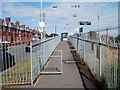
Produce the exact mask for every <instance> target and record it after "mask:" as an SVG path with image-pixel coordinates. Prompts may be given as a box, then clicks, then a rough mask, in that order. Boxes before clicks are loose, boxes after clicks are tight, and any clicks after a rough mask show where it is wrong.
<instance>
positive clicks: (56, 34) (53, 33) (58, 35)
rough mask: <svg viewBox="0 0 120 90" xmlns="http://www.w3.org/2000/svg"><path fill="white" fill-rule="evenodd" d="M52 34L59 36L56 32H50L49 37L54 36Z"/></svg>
mask: <svg viewBox="0 0 120 90" xmlns="http://www.w3.org/2000/svg"><path fill="white" fill-rule="evenodd" d="M54 36H59V35H58V34H56V33H51V34H50V35H49V37H54Z"/></svg>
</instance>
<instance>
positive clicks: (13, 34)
mask: <svg viewBox="0 0 120 90" xmlns="http://www.w3.org/2000/svg"><path fill="white" fill-rule="evenodd" d="M39 36H40V32H39V31H38V30H35V29H31V28H30V27H27V26H26V25H20V22H19V21H16V22H15V23H12V22H11V18H9V17H7V18H5V20H4V19H0V43H19V42H30V41H31V40H32V39H34V40H35V39H39Z"/></svg>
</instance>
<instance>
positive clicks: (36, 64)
mask: <svg viewBox="0 0 120 90" xmlns="http://www.w3.org/2000/svg"><path fill="white" fill-rule="evenodd" d="M59 42H60V37H53V38H47V39H44V40H38V41H32V42H27V43H14V44H13V43H9V44H1V45H0V85H14V84H33V82H34V80H35V79H36V77H37V76H38V75H39V74H40V70H41V69H42V67H43V66H44V65H45V63H46V62H47V60H48V59H49V57H50V55H51V54H52V52H53V51H54V49H55V48H56V46H57V44H58V43H59ZM45 50H50V52H44V51H45ZM40 51H43V52H41V53H39V52H40ZM39 54H41V55H46V56H47V57H44V58H40V57H39ZM41 60H42V61H43V62H41Z"/></svg>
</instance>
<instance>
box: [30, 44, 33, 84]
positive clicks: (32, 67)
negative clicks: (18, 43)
mask: <svg viewBox="0 0 120 90" xmlns="http://www.w3.org/2000/svg"><path fill="white" fill-rule="evenodd" d="M30 46H31V48H30V61H31V63H30V64H31V85H33V70H32V69H33V66H32V42H30Z"/></svg>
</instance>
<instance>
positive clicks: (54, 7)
mask: <svg viewBox="0 0 120 90" xmlns="http://www.w3.org/2000/svg"><path fill="white" fill-rule="evenodd" d="M52 8H53V9H56V8H57V6H52ZM56 33H57V26H56V25H55V34H56Z"/></svg>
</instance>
